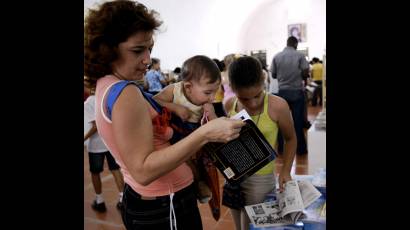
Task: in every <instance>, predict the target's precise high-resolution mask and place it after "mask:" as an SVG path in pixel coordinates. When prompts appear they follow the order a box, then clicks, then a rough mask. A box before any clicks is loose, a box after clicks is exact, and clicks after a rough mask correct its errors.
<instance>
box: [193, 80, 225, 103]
mask: <svg viewBox="0 0 410 230" xmlns="http://www.w3.org/2000/svg"><path fill="white" fill-rule="evenodd" d="M190 83H191V87H190V88H189V89H186V93H187V96H188V99H189V100H190V101H191V103H192V104H195V105H198V106H200V105H204V104H206V103H212V102H213V101H214V98H215V93H216V91H218V88H219V87H220V85H221V81H220V80H219V81H216V82H213V83H209V79H208V78H205V77H201V80H200V81H194V80H193V81H190Z"/></svg>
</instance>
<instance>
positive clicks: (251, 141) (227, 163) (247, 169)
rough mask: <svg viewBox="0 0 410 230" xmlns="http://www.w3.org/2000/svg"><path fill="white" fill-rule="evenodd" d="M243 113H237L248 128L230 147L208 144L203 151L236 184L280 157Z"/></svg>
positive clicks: (241, 132)
mask: <svg viewBox="0 0 410 230" xmlns="http://www.w3.org/2000/svg"><path fill="white" fill-rule="evenodd" d="M243 113H244V112H243V111H241V112H240V113H238V118H240V119H242V120H244V122H246V124H245V126H243V127H242V129H241V131H240V135H239V137H238V138H236V139H234V140H232V141H229V142H228V143H214V142H212V143H208V144H206V145H205V146H204V148H203V150H204V151H205V153H206V154H208V155H209V157H210V159H212V162H213V163H214V165H215V166H216V167H217V168H218V169H219V171H220V172H221V173H222V175H223V176H224V177H225V178H226V179H227V180H228V181H229V182H233V183H235V182H240V181H242V180H243V179H245V178H246V177H249V176H251V175H253V174H254V173H255V172H257V171H258V170H259V169H261V168H262V167H264V166H265V165H266V164H268V163H269V162H270V161H272V160H274V159H275V157H276V156H277V154H276V152H275V150H274V149H273V148H272V146H271V145H270V144H269V142H268V141H267V140H266V138H265V137H264V136H263V134H262V133H261V131H260V130H259V129H258V127H257V126H256V125H255V123H254V122H253V121H252V120H251V119H249V118H250V117H249V115H247V114H245V115H243ZM245 113H246V112H245ZM248 117H249V118H248Z"/></svg>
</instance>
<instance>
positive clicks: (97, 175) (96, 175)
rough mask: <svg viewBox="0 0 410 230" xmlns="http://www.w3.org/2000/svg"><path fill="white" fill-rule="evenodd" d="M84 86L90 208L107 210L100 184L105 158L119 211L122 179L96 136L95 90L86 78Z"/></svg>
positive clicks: (114, 163) (118, 167) (102, 143)
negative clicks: (111, 177) (86, 95)
mask: <svg viewBox="0 0 410 230" xmlns="http://www.w3.org/2000/svg"><path fill="white" fill-rule="evenodd" d="M84 86H85V88H86V89H88V94H89V96H88V98H87V99H86V101H85V102H84V118H85V120H86V122H88V123H89V124H90V126H91V128H90V129H89V130H88V132H87V133H86V134H85V135H84V141H86V140H87V139H89V142H88V146H87V151H88V157H89V164H90V172H91V181H92V183H93V187H94V191H95V193H96V198H95V200H94V201H93V203H92V204H91V207H92V209H93V210H95V211H97V212H105V211H106V210H107V208H106V206H105V202H104V198H103V197H102V183H101V172H102V171H103V170H104V158H107V162H108V168H109V170H110V171H111V173H112V175H113V176H114V180H115V183H116V185H117V188H118V190H119V192H120V193H119V201H118V203H117V209H118V210H121V208H122V195H123V188H124V179H123V176H122V173H121V171H120V166H119V165H118V164H117V163H116V162H115V160H114V158H113V156H112V155H111V153H110V152H109V151H108V149H107V147H106V146H105V144H104V142H103V141H102V140H101V138H100V136H99V135H98V132H97V126H96V124H95V95H94V93H95V89H94V87H92V86H90V85H89V84H88V82H87V77H84Z"/></svg>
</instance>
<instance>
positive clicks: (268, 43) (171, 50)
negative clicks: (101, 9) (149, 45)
mask: <svg viewBox="0 0 410 230" xmlns="http://www.w3.org/2000/svg"><path fill="white" fill-rule="evenodd" d="M96 2H97V1H95V0H84V8H85V9H87V8H88V7H93V6H95V4H96ZM98 2H101V1H98ZM140 2H141V3H143V4H145V5H146V6H147V7H148V8H150V9H155V10H156V11H157V12H159V14H160V17H161V19H162V20H163V21H164V23H163V25H162V26H161V28H160V30H161V31H160V32H158V33H157V35H156V37H155V42H156V44H155V47H154V50H153V53H152V56H153V57H158V58H160V59H161V66H162V69H170V70H172V69H174V68H175V67H176V66H180V65H182V63H183V61H184V60H185V59H187V58H189V57H191V56H193V55H197V54H204V55H207V56H209V57H211V58H219V59H222V58H223V57H224V56H225V55H227V54H229V53H237V52H242V53H247V54H249V52H250V51H251V50H259V49H266V50H267V56H268V59H267V60H268V64H270V63H269V62H270V60H271V59H272V57H273V55H274V54H276V53H277V52H279V51H280V50H282V49H283V48H284V46H285V44H286V38H287V25H288V24H291V23H307V42H306V43H301V44H300V45H299V47H303V46H307V47H309V54H310V58H312V57H313V56H317V57H319V58H321V57H322V55H323V52H324V49H325V45H326V2H325V0H252V1H249V0H206V1H203V0H178V1H176V0H173V1H170V0H140ZM85 12H86V10H85Z"/></svg>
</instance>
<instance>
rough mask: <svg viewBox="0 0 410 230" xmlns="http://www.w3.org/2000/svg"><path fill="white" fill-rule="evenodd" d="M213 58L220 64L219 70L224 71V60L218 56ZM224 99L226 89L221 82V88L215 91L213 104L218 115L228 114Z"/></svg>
mask: <svg viewBox="0 0 410 230" xmlns="http://www.w3.org/2000/svg"><path fill="white" fill-rule="evenodd" d="M212 60H213V61H214V62H215V63H216V64H217V65H218V68H219V71H220V72H222V71H224V69H225V64H224V63H223V62H221V61H219V60H218V59H216V58H214V59H212ZM223 99H224V89H223V86H222V84H221V85H220V86H219V88H218V91H216V93H215V99H214V101H213V102H212V104H213V105H214V109H215V114H216V115H217V116H218V117H223V116H226V113H225V110H224V108H223V104H222V102H223Z"/></svg>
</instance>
